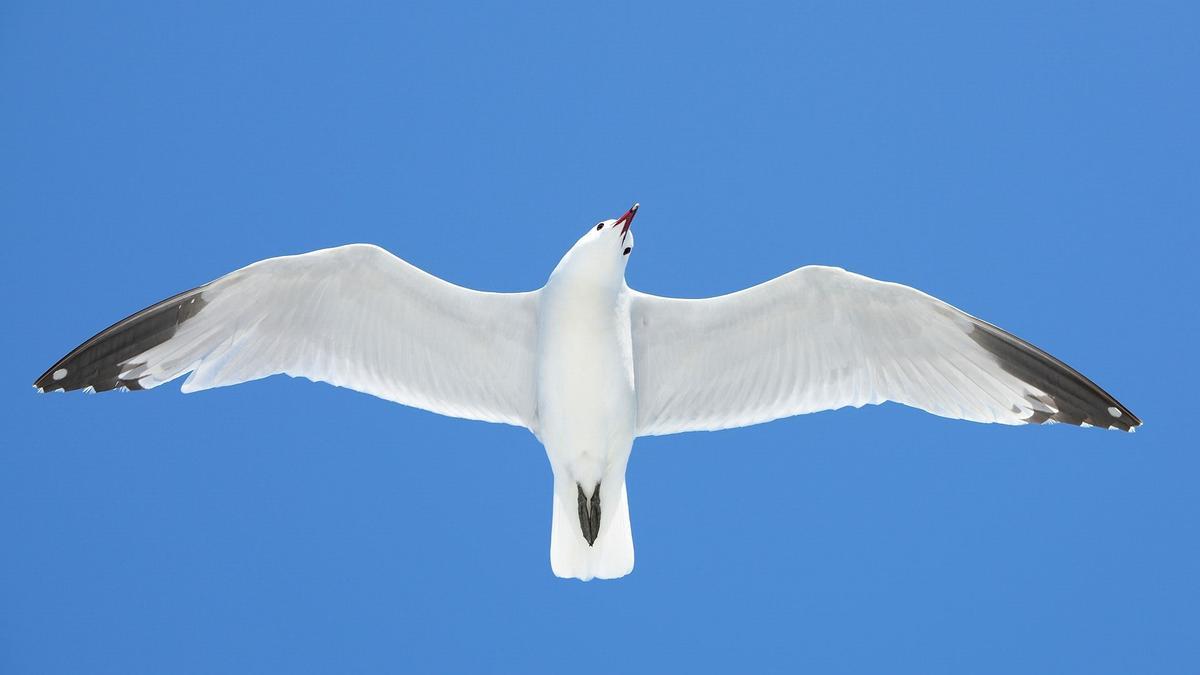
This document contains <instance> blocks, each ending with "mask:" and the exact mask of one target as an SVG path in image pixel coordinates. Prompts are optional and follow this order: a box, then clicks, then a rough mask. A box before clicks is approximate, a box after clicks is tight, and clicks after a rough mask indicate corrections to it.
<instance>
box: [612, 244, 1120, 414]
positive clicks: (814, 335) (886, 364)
mask: <svg viewBox="0 0 1200 675" xmlns="http://www.w3.org/2000/svg"><path fill="white" fill-rule="evenodd" d="M630 311H631V317H632V324H633V327H632V329H633V356H634V377H635V381H636V390H637V399H638V400H637V407H638V415H637V417H638V421H637V433H638V435H641V436H652V435H658V434H670V433H676V432H681V431H700V430H714V429H725V428H729V427H739V426H746V425H749V424H757V423H759V422H766V421H768V420H773V419H777V418H780V417H786V416H789V415H798V414H801V413H809V412H815V411H818V410H831V409H834V408H841V407H844V406H862V405H864V404H869V403H882V402H884V401H896V402H898V403H903V404H905V405H909V406H913V407H916V408H920V409H922V410H925V411H928V412H931V413H934V414H936V415H941V416H943V417H953V418H959V419H968V420H973V421H977V422H999V423H1001V424H1036V423H1042V422H1065V423H1069V424H1079V425H1084V424H1086V425H1092V426H1098V427H1111V428H1116V429H1122V430H1126V431H1129V430H1132V429H1133V428H1134V427H1136V426H1138V425H1139V424H1141V421H1140V420H1138V418H1137V417H1135V416H1134V415H1133V413H1131V412H1129V410H1128V409H1127V408H1125V406H1123V405H1121V404H1120V403H1118V402H1117V401H1116V399H1114V398H1113V397H1112V396H1109V395H1108V394H1107V393H1106V392H1105V391H1104V390H1103V389H1101V388H1100V387H1098V386H1096V385H1095V384H1094V383H1093V382H1092V381H1091V380H1089V379H1087V378H1086V377H1084V376H1083V375H1080V374H1079V373H1078V372H1076V371H1075V370H1074V369H1072V368H1071V367H1069V366H1067V365H1066V364H1065V363H1063V362H1062V361H1059V360H1058V359H1056V358H1054V357H1053V356H1050V355H1049V354H1047V353H1046V352H1044V351H1042V350H1040V349H1038V348H1037V347H1034V346H1033V345H1031V344H1029V343H1028V342H1025V341H1024V340H1021V339H1020V338H1017V337H1015V336H1013V335H1011V334H1009V333H1007V332H1005V331H1003V330H1001V329H999V328H997V327H996V326H993V325H991V324H989V323H986V322H984V321H981V320H979V319H976V318H975V317H972V316H970V315H968V314H966V313H964V312H962V311H960V310H958V309H956V308H954V307H951V306H950V305H948V304H946V303H944V302H942V301H940V300H938V299H937V298H933V297H930V296H928V295H926V294H924V293H922V292H920V291H918V290H916V289H913V288H909V287H908V286H902V285H900V284H893V283H887V282H883V281H876V280H874V279H870V278H867V277H864V276H859V275H857V274H852V273H850V272H847V271H845V270H843V269H839V268H836V267H821V266H810V267H802V268H800V269H798V270H794V271H792V272H790V273H788V274H785V275H783V276H781V277H778V278H776V279H773V280H771V281H768V282H767V283H764V284H761V285H758V286H755V287H753V288H748V289H746V290H744V291H739V292H737V293H731V294H729V295H723V296H720V297H716V298H708V299H703V300H684V299H677V298H663V297H658V296H653V295H646V294H644V293H638V292H636V291H634V292H633V293H632V300H631V307H630Z"/></svg>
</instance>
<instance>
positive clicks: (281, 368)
mask: <svg viewBox="0 0 1200 675" xmlns="http://www.w3.org/2000/svg"><path fill="white" fill-rule="evenodd" d="M536 314H537V292H536V291H534V292H530V293H484V292H480V291H473V290H470V289H466V288H462V287H460V286H456V285H454V284H451V283H449V282H446V281H443V280H441V279H439V278H437V277H435V276H432V275H430V274H427V273H425V272H423V271H421V270H420V269H417V268H416V267H413V266H412V265H410V264H408V263H407V262H405V261H403V260H401V259H399V258H397V257H395V256H393V255H392V254H390V253H388V252H387V251H385V250H383V249H381V248H378V247H376V246H370V245H366V244H352V245H349V246H341V247H337V248H330V249H324V250H321V251H314V252H312V253H306V254H304V255H295V256H285V257H280V258H271V259H268V260H263V261H261V262H257V263H254V264H253V265H250V266H248V267H244V268H242V269H240V270H237V271H236V272H232V273H230V274H227V275H225V276H223V277H221V278H220V279H217V280H216V281H213V282H211V283H208V284H205V285H203V286H200V287H198V288H195V289H193V290H190V291H187V292H185V293H181V294H179V295H177V296H175V297H172V298H169V299H167V300H164V301H162V302H160V303H158V304H156V305H154V306H152V307H149V308H147V309H144V310H142V311H141V312H138V313H136V314H134V315H132V316H130V317H129V318H127V319H124V320H123V321H120V322H119V323H117V324H115V325H113V326H112V327H110V328H108V329H107V330H105V331H103V332H101V333H100V334H99V335H97V336H95V337H93V338H92V339H91V340H88V341H87V342H85V343H83V344H82V345H80V346H79V347H77V348H76V349H75V350H74V351H72V352H71V353H70V354H68V355H67V356H66V357H64V358H63V359H62V360H60V361H59V362H58V363H56V364H54V365H53V366H51V367H50V369H49V370H47V371H46V373H45V374H44V375H42V376H41V377H40V378H38V380H37V382H36V383H35V386H36V387H38V388H39V389H41V390H43V391H51V390H58V389H64V390H68V391H69V390H74V389H88V390H92V391H106V390H110V389H118V388H126V389H149V388H151V387H155V386H158V385H160V384H162V383H164V382H167V381H169V380H172V379H174V378H176V377H179V376H180V375H183V374H184V373H188V372H191V376H190V377H188V379H187V380H186V381H185V382H184V383H183V391H184V392H191V391H198V390H201V389H208V388H210V387H221V386H225V385H230V384H238V383H240V382H247V381H249V380H255V379H258V378H262V377H266V376H268V375H273V374H275V373H286V374H288V375H292V376H296V377H306V378H308V379H310V380H317V381H322V382H328V383H330V384H334V385H337V386H341V387H348V388H350V389H355V390H357V391H361V392H365V393H368V394H373V395H375V396H378V397H380V398H384V399H387V400H390V401H395V402H397V403H403V404H405V405H410V406H414V407H417V408H423V409H425V410H430V411H433V412H436V413H441V414H443V415H451V416H454V417H465V418H468V419H476V420H484V421H488V422H506V423H508V424H515V425H519V426H526V427H532V426H533V425H534V424H535V423H536V420H535V417H536V405H535V403H534V382H533V377H534V349H535V346H536V330H537V328H536V325H537V316H536Z"/></svg>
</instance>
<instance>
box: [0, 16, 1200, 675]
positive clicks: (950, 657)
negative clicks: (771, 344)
mask: <svg viewBox="0 0 1200 675" xmlns="http://www.w3.org/2000/svg"><path fill="white" fill-rule="evenodd" d="M895 4H896V3H883V4H879V5H874V6H871V5H867V4H862V3H856V7H854V8H850V7H844V6H835V3H828V4H825V3H822V4H812V3H754V4H752V5H749V6H743V7H721V6H718V5H716V4H706V5H701V6H698V5H696V4H695V3H662V4H659V3H583V4H582V5H581V3H542V4H521V5H518V6H513V5H511V4H507V3H506V4H503V5H501V4H500V3H494V5H493V6H492V7H491V8H486V7H479V6H476V5H469V4H458V3H448V2H434V3H411V2H405V3H378V2H346V3H337V4H336V7H335V6H334V5H333V3H329V5H328V6H322V5H318V4H315V3H303V2H301V3H297V2H263V3H209V2H205V3H158V2H146V3H128V2H125V3H58V2H36V3H34V2H25V1H22V0H10V1H9V2H5V3H3V5H2V6H0V91H2V92H3V101H2V102H0V223H2V227H3V232H4V244H3V246H2V247H0V256H3V265H2V266H0V275H2V279H3V289H4V304H5V312H4V314H5V316H6V317H7V320H8V321H7V330H5V331H3V332H0V341H2V345H3V349H2V350H0V383H3V386H0V409H2V410H3V413H2V417H0V420H2V422H0V424H3V437H4V438H5V442H4V444H3V446H4V447H3V450H2V451H0V541H2V542H3V544H2V545H0V671H3V672H4V673H79V672H93V673H124V674H127V673H164V672H171V673H192V672H195V673H210V672H288V673H304V672H313V673H321V672H396V671H403V670H419V671H424V672H430V671H432V672H446V671H454V670H467V669H470V670H478V671H489V670H496V671H499V670H517V671H523V672H538V671H555V672H591V671H599V670H612V669H616V670H620V671H639V670H645V671H656V670H657V671H662V670H665V669H672V670H677V671H678V670H686V671H691V672H697V671H703V670H708V669H712V670H723V671H730V670H742V671H747V670H752V671H788V672H793V671H796V670H808V671H812V672H823V673H853V672H920V673H962V672H972V673H988V672H995V673H1012V672H1053V673H1066V672H1087V673H1104V672H1114V673H1128V672H1154V673H1184V672H1192V673H1194V672H1197V670H1198V669H1200V647H1197V643H1196V640H1195V636H1196V635H1197V633H1198V632H1200V617H1198V612H1197V609H1196V608H1197V606H1200V588H1198V586H1200V582H1198V581H1197V574H1196V572H1197V569H1198V568H1200V548H1198V546H1197V541H1200V537H1198V535H1200V531H1198V530H1200V526H1198V523H1200V501H1198V500H1197V490H1196V485H1197V475H1200V459H1198V455H1197V452H1196V449H1195V448H1196V444H1195V442H1194V440H1193V436H1194V429H1193V428H1192V425H1193V424H1194V423H1195V420H1196V413H1195V410H1194V399H1195V389H1196V387H1195V378H1196V376H1197V372H1196V370H1197V368H1196V359H1195V357H1194V345H1195V335H1196V332H1197V329H1198V326H1197V318H1196V312H1195V295H1196V291H1197V283H1196V282H1197V274H1196V264H1195V260H1194V257H1195V255H1196V251H1197V243H1198V242H1197V235H1196V225H1197V216H1198V215H1200V208H1198V206H1200V205H1198V203H1197V202H1198V198H1197V194H1198V191H1197V186H1198V185H1200V181H1198V179H1200V160H1198V153H1197V151H1198V150H1200V142H1198V141H1200V139H1198V134H1197V125H1196V120H1197V119H1200V95H1198V94H1197V87H1196V80H1195V76H1196V72H1197V70H1198V68H1200V43H1198V42H1197V41H1196V39H1195V35H1196V29H1197V19H1198V18H1200V16H1198V14H1197V12H1198V10H1197V9H1196V5H1195V4H1194V3H1184V2H1178V3H1169V2H1166V3H1136V4H1135V3H1040V2H1038V3H1013V2H1005V3H990V4H988V5H986V6H984V5H982V4H978V3H970V4H971V5H972V7H970V8H967V7H963V6H962V4H963V3H944V4H919V5H912V4H910V5H909V6H907V7H906V8H904V9H900V8H898V7H896V6H895ZM1047 4H1055V5H1056V7H1048V6H1047ZM101 5H103V6H101ZM635 200H636V201H640V202H641V203H642V206H643V209H642V211H641V213H640V214H639V217H638V221H637V226H638V227H637V241H638V250H637V252H636V253H635V254H634V257H633V259H632V260H631V262H630V265H629V272H628V279H629V283H630V285H632V286H634V287H636V288H639V289H642V290H645V291H648V292H653V293H658V294H669V295H681V296H704V295H711V294H717V293H722V292H727V291H731V290H735V289H739V288H743V287H745V286H749V285H752V284H755V283H759V282H761V281H764V280H766V279H768V278H771V277H773V276H775V275H778V274H781V273H784V272H786V271H788V270H791V269H792V268H794V267H797V266H800V265H803V264H809V263H824V264H835V265H839V266H843V267H846V268H848V269H851V270H854V271H857V272H861V273H864V274H868V275H871V276H875V277H879V278H883V279H888V280H894V281H900V282H903V283H907V284H910V285H913V286H916V287H918V288H921V289H923V290H925V291H927V292H930V293H932V294H935V295H937V296H939V297H942V298H944V299H946V300H948V301H949V302H952V303H954V304H956V305H958V306H960V307H962V308H964V309H966V310H967V311H970V312H972V313H974V314H976V315H978V316H981V317H983V318H986V319H988V320H989V321H992V322H995V323H997V324H999V325H1001V326H1003V327H1005V328H1007V329H1009V330H1011V331H1013V332H1015V333H1017V334H1018V335H1021V336H1022V337H1025V338H1027V339H1029V340H1031V341H1032V342H1034V343H1036V344H1038V345H1040V346H1042V347H1044V348H1045V349H1047V350H1048V351H1050V352H1052V353H1054V354H1055V355H1057V356H1059V357H1061V358H1062V359H1063V360H1065V361H1067V362H1068V363H1070V364H1072V365H1073V366H1075V367H1077V368H1078V369H1080V370H1081V371H1083V372H1084V373H1085V374H1087V375H1089V376H1090V377H1091V378H1093V379H1094V380H1096V381H1097V382H1098V383H1099V384H1100V385H1101V386H1103V387H1104V388H1106V389H1108V390H1109V391H1111V392H1112V393H1113V394H1115V395H1116V396H1117V397H1118V398H1119V399H1120V400H1121V401H1122V402H1124V403H1125V404H1127V405H1128V406H1129V407H1130V408H1131V409H1132V410H1133V411H1134V412H1136V413H1137V414H1139V415H1140V416H1141V417H1142V418H1143V419H1144V420H1145V422H1146V426H1145V427H1143V429H1142V430H1141V431H1139V432H1138V433H1137V434H1135V435H1132V436H1129V435H1121V434H1117V433H1105V432H1100V431H1096V430H1080V429H1076V428H1064V427H1052V428H1007V427H990V426H983V425H976V424H970V423H966V422H954V421H950V420H943V419H940V418H936V417H932V416H929V415H925V414H922V413H919V412H917V411H912V410H908V409H903V408H900V407H897V406H893V405H887V406H881V407H875V408H869V409H863V410H846V411H839V412H832V413H823V414H819V415H810V416H806V417H799V418H793V419H789V420H784V421H780V422H776V423H772V424H769V425H764V426H758V427H752V428H747V429H740V430H735V431H726V432H720V433H715V434H706V433H699V434H686V435H680V436H672V437H662V438H649V439H643V440H641V441H638V443H637V444H636V446H635V448H634V454H633V457H632V459H631V462H630V466H629V475H628V482H629V494H630V500H631V508H632V516H633V529H634V537H635V544H636V549H637V567H636V569H635V570H634V573H633V574H632V575H631V576H629V577H627V578H625V579H623V580H620V581H618V582H608V583H602V582H592V583H588V584H581V583H578V582H568V581H562V580H558V579H555V578H554V577H553V576H552V575H551V572H550V568H549V562H548V548H549V529H550V499H551V479H550V472H549V466H548V463H547V461H546V459H545V456H544V453H543V451H542V449H541V447H540V446H539V445H538V444H537V442H536V441H535V440H534V438H533V437H532V436H531V435H530V434H529V433H528V432H526V431H524V430H520V429H516V428H513V427H504V426H496V425H488V424H483V423H474V422H465V421H461V420H452V419H448V418H442V417H438V416H435V415H432V414H429V413H425V412H421V411H417V410H412V409H407V408H402V407H400V406H396V405H393V404H388V403H386V402H383V401H380V400H376V399H373V398H370V397H367V396H364V395H361V394H356V393H353V392H349V391H345V390H339V389H334V388H332V387H328V386H324V385H313V384H309V383H307V382H301V381H293V380H288V379H286V378H282V377H279V378H272V379H269V380H265V381H260V382H255V383H251V384H247V385H243V386H240V387H234V388H229V389H222V390H216V391H209V392H203V393H199V394H195V395H190V396H183V395H181V394H179V393H178V390H177V389H178V388H177V385H170V386H166V387H163V388H160V389H158V390H155V391H153V392H149V393H144V394H110V395H104V396H83V395H71V396H64V395H55V396H37V395H35V394H34V392H33V390H32V389H30V387H29V384H30V382H32V380H33V379H34V378H35V377H36V376H37V375H39V374H40V373H41V372H42V370H43V369H44V368H45V367H47V366H48V365H49V364H50V363H52V362H53V361H54V360H55V359H57V358H58V357H60V356H62V355H63V354H64V353H65V352H66V351H67V350H69V349H70V348H71V347H73V346H74V345H76V344H77V343H79V342H80V341H82V340H83V339H85V338H87V337H88V336H90V335H92V334H93V333H94V332H96V331H97V330H99V329H100V328H103V327H104V326H106V325H108V324H109V323H111V322H113V321H114V320H116V319H119V318H121V317H122V316H124V315H126V314H128V313H130V312H131V311H134V310H137V309H140V308H141V307H143V306H146V305H148V304H150V303H152V302H154V301H157V300H159V299H161V298H163V297H166V296H168V295H171V294H173V293H175V292H177V291H180V290H183V289H186V288H190V287H192V286H195V285H197V284H198V283H202V282H204V281H207V280H209V279H212V278H214V277H216V276H218V275H220V274H222V273H224V272H227V271H229V270H232V269H234V268H236V267H239V266H242V265H244V264H247V263H249V262H252V261H254V260H258V259H260V258H264V257H269V256H274V255H280V254H286V253H297V252H303V251H307V250H311V249H314V248H319V247H324V246H330V245H336V244H342V243H347V242H356V241H366V242H374V243H377V244H379V245H382V246H384V247H386V248H388V249H390V250H391V251H393V252H395V253H396V254H397V255H400V256H401V257H403V258H405V259H407V260H409V261H411V262H412V263H414V264H416V265H418V266H420V267H422V268H424V269H426V270H428V271H430V272H432V273H434V274H437V275H439V276H441V277H443V278H446V279H449V280H451V281H454V282H456V283H459V284H463V285H467V286H472V287H475V288H482V289H489V290H526V289H532V288H536V287H538V286H540V285H541V284H542V283H543V282H544V280H545V277H546V275H547V274H548V273H549V271H550V270H551V269H552V268H553V266H554V265H555V263H556V262H557V260H558V258H559V256H560V255H561V254H562V253H563V252H564V251H565V250H566V249H567V248H568V247H569V246H570V245H571V243H572V242H574V240H575V239H576V238H577V237H578V236H579V235H580V234H581V233H582V231H583V229H584V228H586V227H588V226H589V225H590V224H592V223H594V222H596V221H597V220H599V219H601V218H613V217H616V216H617V215H619V214H620V213H621V212H622V211H624V209H625V208H627V207H628V205H629V204H630V202H632V201H635Z"/></svg>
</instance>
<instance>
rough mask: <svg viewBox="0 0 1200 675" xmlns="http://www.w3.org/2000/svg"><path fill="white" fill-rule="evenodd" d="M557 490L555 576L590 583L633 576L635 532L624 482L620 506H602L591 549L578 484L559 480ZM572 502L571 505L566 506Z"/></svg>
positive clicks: (552, 545)
mask: <svg viewBox="0 0 1200 675" xmlns="http://www.w3.org/2000/svg"><path fill="white" fill-rule="evenodd" d="M554 487H555V489H554V518H553V522H552V524H551V526H550V567H551V569H553V570H554V575H555V576H558V577H563V578H574V579H582V580H583V581H588V580H590V579H592V578H598V579H616V578H617V577H623V576H625V575H626V574H629V573H630V572H632V571H633V530H632V529H630V527H629V496H628V494H627V493H626V491H625V483H624V481H622V482H621V490H620V497H619V498H618V499H617V500H615V501H616V502H617V503H615V504H613V505H612V506H611V507H609V505H608V504H607V503H602V504H601V505H602V507H603V515H602V516H601V518H600V532H599V535H598V536H597V537H596V540H595V542H594V543H593V544H592V545H590V546H589V545H588V542H587V540H586V539H584V537H583V532H582V531H581V529H580V523H579V511H578V509H577V504H576V500H575V495H576V494H577V493H576V488H575V486H574V484H572V485H570V486H566V485H559V484H558V479H557V478H556V479H555V486H554ZM560 488H561V489H560ZM568 488H569V489H568ZM568 500H569V503H564V502H567V501H568Z"/></svg>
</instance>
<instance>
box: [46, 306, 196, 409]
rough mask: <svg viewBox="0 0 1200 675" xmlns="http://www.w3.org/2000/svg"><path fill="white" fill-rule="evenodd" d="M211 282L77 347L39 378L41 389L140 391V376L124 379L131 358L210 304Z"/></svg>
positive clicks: (156, 342) (145, 310)
mask: <svg viewBox="0 0 1200 675" xmlns="http://www.w3.org/2000/svg"><path fill="white" fill-rule="evenodd" d="M205 287H206V286H200V287H198V288H193V289H191V290H189V291H184V292H183V293H180V294H178V295H175V296H172V297H170V298H167V299H166V300H163V301H162V302H159V303H155V304H154V305H151V306H150V307H147V308H146V309H143V310H142V311H140V312H137V313H135V314H132V315H130V316H128V317H126V318H124V319H122V320H120V321H118V322H117V323H115V324H113V325H111V326H109V327H108V328H106V329H104V330H102V331H100V332H99V333H97V334H96V335H94V336H93V337H92V338H91V339H89V340H88V341H87V342H84V343H83V344H81V345H79V346H78V347H76V348H75V349H72V350H71V352H70V353H69V354H67V355H66V356H64V357H62V358H61V359H59V360H58V362H56V363H55V364H54V365H52V366H50V367H49V368H47V369H46V372H44V373H42V376H41V377H39V378H37V379H36V380H34V382H33V386H34V387H35V388H36V389H37V390H38V391H39V392H48V391H60V390H61V391H77V390H80V389H82V390H85V391H111V390H113V389H129V390H139V389H142V386H141V385H140V384H138V381H137V380H128V379H122V378H121V372H122V371H123V370H124V369H125V368H126V364H127V363H128V361H129V360H130V359H132V358H134V357H136V356H137V355H139V354H142V353H145V352H146V351H147V350H149V349H151V348H153V347H156V346H158V345H160V344H162V343H163V342H166V341H167V340H169V339H171V337H172V336H174V335H175V331H176V330H178V329H179V326H181V325H183V323H184V322H185V321H187V320H188V319H190V318H192V317H194V316H196V315H197V314H198V313H200V311H201V310H203V309H204V306H205V304H206V302H205V300H204V296H203V291H204V289H205Z"/></svg>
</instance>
